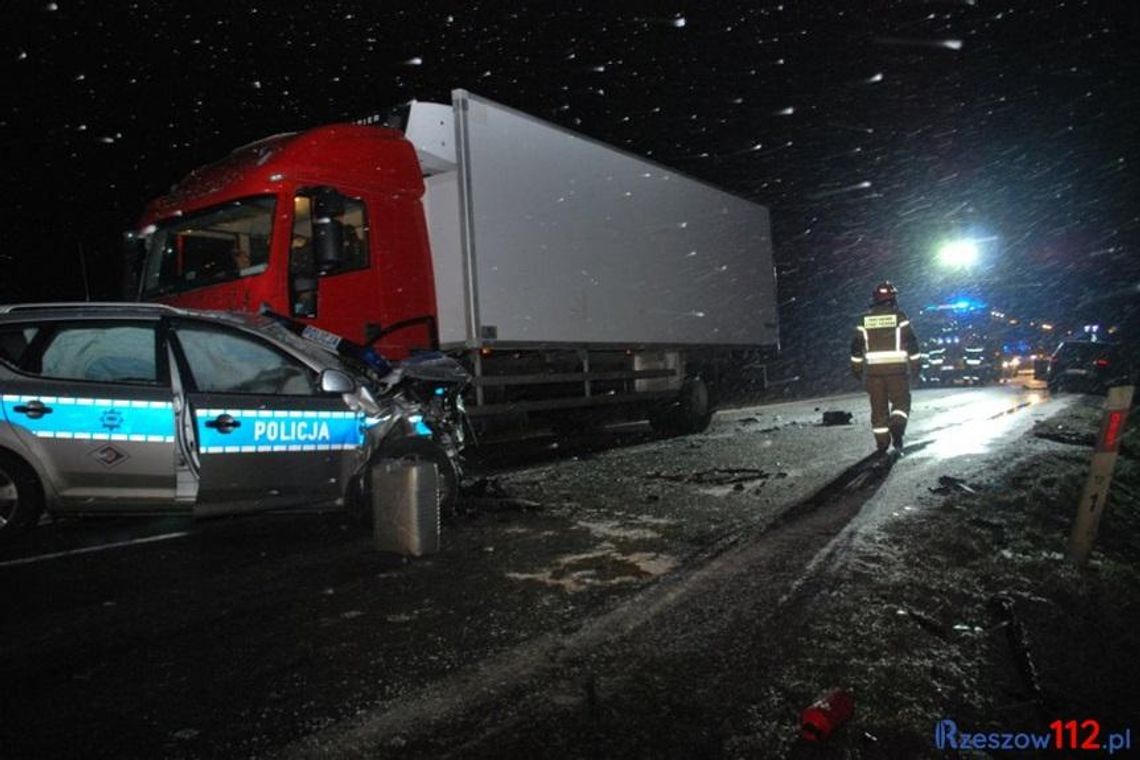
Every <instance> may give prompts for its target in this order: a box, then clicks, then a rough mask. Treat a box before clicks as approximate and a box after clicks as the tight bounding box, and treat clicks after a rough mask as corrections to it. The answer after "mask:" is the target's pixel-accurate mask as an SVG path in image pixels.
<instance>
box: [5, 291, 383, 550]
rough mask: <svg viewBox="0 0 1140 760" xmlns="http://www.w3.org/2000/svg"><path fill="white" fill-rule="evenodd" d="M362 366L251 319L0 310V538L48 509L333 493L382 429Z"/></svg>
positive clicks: (241, 502)
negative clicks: (361, 369)
mask: <svg viewBox="0 0 1140 760" xmlns="http://www.w3.org/2000/svg"><path fill="white" fill-rule="evenodd" d="M370 408H371V409H372V411H373V412H374V413H375V412H376V410H377V409H378V407H377V406H376V400H375V398H374V397H373V396H372V394H371V393H370V392H369V391H368V389H367V383H366V382H365V375H364V374H362V373H361V371H360V369H359V368H357V367H354V366H353V365H352V363H351V362H348V361H347V360H345V359H344V358H342V357H338V356H337V355H336V354H335V353H332V352H329V351H327V350H323V349H321V348H319V347H316V346H314V345H313V344H312V343H310V342H309V341H306V340H303V339H301V338H300V337H298V336H296V335H294V334H292V333H291V332H290V331H289V330H287V329H286V328H284V327H283V326H282V325H281V324H279V323H277V322H275V321H274V320H272V319H269V318H267V317H265V316H261V315H256V314H236V313H235V314H230V313H218V312H198V311H191V310H185V309H175V308H172V307H169V306H162V305H157V304H156V305H147V304H47V305H19V306H0V537H7V536H11V535H14V534H16V533H18V532H20V531H21V530H22V529H25V528H27V527H29V526H31V525H33V524H35V523H36V521H37V520H38V518H39V516H40V514H41V513H42V512H43V511H44V510H47V511H48V512H49V513H55V514H64V513H85V514H89V513H98V512H115V513H132V512H134V513H140V514H143V513H154V512H156V511H158V512H163V511H184V512H189V513H193V514H194V515H199V516H200V515H211V514H221V513H227V512H243V511H252V510H262V509H276V508H286V507H293V506H298V505H308V504H314V503H318V502H329V501H336V500H342V499H344V498H345V496H346V491H347V489H348V488H349V483H350V482H351V481H352V476H353V474H354V473H358V472H360V471H361V469H362V465H363V464H364V462H365V461H366V460H367V458H368V456H369V451H368V449H369V442H370V440H371V439H375V437H376V436H377V435H380V433H377V432H376V431H378V430H380V429H381V428H382V427H383V426H382V425H379V424H378V419H377V418H376V417H375V416H370V412H369V409H370Z"/></svg>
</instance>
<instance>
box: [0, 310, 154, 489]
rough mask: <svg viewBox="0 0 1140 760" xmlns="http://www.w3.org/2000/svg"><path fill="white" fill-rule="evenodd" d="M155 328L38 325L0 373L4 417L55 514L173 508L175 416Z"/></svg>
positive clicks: (128, 323) (89, 322) (74, 322)
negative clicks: (48, 491)
mask: <svg viewBox="0 0 1140 760" xmlns="http://www.w3.org/2000/svg"><path fill="white" fill-rule="evenodd" d="M157 324H158V322H157V320H146V319H139V320H110V319H65V320H52V319H36V318H35V317H34V316H32V315H29V318H28V321H27V322H26V323H21V324H10V325H6V326H5V333H6V334H7V337H8V338H17V337H18V338H21V339H22V340H21V341H20V342H21V348H20V350H19V351H18V352H17V353H18V356H17V355H15V354H13V355H11V356H9V359H10V360H11V364H12V365H14V371H10V370H8V369H4V370H3V371H2V372H0V381H2V385H3V394H2V399H0V401H2V403H3V413H2V414H0V424H2V421H3V420H4V419H6V420H7V424H8V426H9V429H12V430H14V431H15V434H16V436H17V440H18V441H19V442H20V443H21V444H23V446H24V448H25V449H26V450H27V451H28V452H29V453H30V454H31V456H32V457H34V458H35V459H36V460H37V461H38V462H39V463H40V464H41V465H42V467H43V470H44V472H45V474H46V477H47V478H48V479H49V480H50V481H51V482H50V483H49V484H47V485H48V486H49V487H51V488H53V489H54V490H55V491H56V492H57V493H58V494H59V496H60V498H61V500H62V503H61V504H60V509H61V510H66V509H68V508H74V509H82V510H83V511H98V510H103V509H114V510H120V511H121V510H124V509H126V510H128V511H129V510H132V509H139V508H146V509H149V508H152V507H160V508H171V507H173V505H174V491H175V489H174V485H175V477H174V473H175V457H174V440H175V439H174V411H173V407H172V404H171V401H172V396H171V390H170V386H169V384H168V381H167V373H166V367H165V361H164V360H163V358H162V354H161V353H160V352H159V350H158V341H157V337H156V326H157Z"/></svg>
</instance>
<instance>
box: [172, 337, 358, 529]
mask: <svg viewBox="0 0 1140 760" xmlns="http://www.w3.org/2000/svg"><path fill="white" fill-rule="evenodd" d="M173 333H174V338H173V343H174V346H175V354H176V355H177V362H178V366H179V369H180V373H179V374H180V377H181V383H182V387H183V398H184V400H185V402H184V408H183V411H182V424H181V425H180V426H179V434H180V435H181V436H182V437H183V440H184V441H185V448H186V450H187V451H188V452H189V454H190V456H191V461H192V463H193V467H194V469H195V470H196V473H197V478H198V489H197V501H196V503H195V506H194V513H195V514H196V515H200V516H205V515H211V514H223V513H231V512H249V511H258V510H265V509H279V508H287V507H301V506H310V505H317V504H322V503H329V502H332V501H336V500H337V499H339V498H341V497H342V496H343V494H344V489H345V486H346V484H347V482H348V478H349V476H350V475H351V473H352V471H353V469H354V467H355V464H356V459H357V452H358V451H359V449H360V444H361V442H362V440H363V433H362V430H361V425H360V421H359V419H358V417H357V415H356V414H355V413H353V412H351V411H349V410H348V409H347V408H346V407H345V405H344V402H343V400H341V397H340V396H339V395H328V394H322V393H321V392H320V390H319V387H318V383H317V373H316V372H315V371H313V370H312V369H311V368H310V367H308V366H307V365H306V364H304V363H303V362H302V361H300V360H299V359H298V358H296V357H294V356H292V355H290V354H288V353H286V352H284V351H282V350H281V349H279V348H278V347H277V346H274V345H272V344H270V343H268V342H267V341H262V340H260V339H259V338H257V337H256V336H254V335H252V334H249V333H246V332H243V331H240V330H236V329H230V328H228V327H225V326H218V325H214V324H210V323H205V322H195V321H190V320H186V321H183V320H178V321H176V322H174V323H173Z"/></svg>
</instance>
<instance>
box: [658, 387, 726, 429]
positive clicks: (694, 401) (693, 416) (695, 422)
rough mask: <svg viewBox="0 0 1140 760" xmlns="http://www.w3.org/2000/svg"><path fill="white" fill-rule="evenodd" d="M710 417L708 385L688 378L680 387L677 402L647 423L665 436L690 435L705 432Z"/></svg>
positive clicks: (710, 400) (711, 407) (710, 404)
mask: <svg viewBox="0 0 1140 760" xmlns="http://www.w3.org/2000/svg"><path fill="white" fill-rule="evenodd" d="M712 415H713V404H712V396H711V394H710V393H709V387H708V384H707V383H705V381H704V380H703V379H701V378H699V377H690V378H689V379H688V380H686V381H685V384H684V385H682V386H681V392H680V393H679V394H677V400H676V401H674V402H673V403H672V404H670V405H669V406H668V407H666V408H665V409H663V410H661V412H660V413H658V414H656V415H654V416H653V417H650V419H649V423H650V424H651V425H652V426H653V429H654V430H656V431H657V432H658V433H663V434H665V435H692V434H693V433H702V432H704V431H705V430H707V429H708V426H709V422H710V421H711V420H712Z"/></svg>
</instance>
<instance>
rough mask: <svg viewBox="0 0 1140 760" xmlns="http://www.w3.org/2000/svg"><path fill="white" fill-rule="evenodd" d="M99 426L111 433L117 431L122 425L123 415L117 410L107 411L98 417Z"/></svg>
mask: <svg viewBox="0 0 1140 760" xmlns="http://www.w3.org/2000/svg"><path fill="white" fill-rule="evenodd" d="M99 422H100V424H102V425H103V427H105V428H107V430H110V431H111V432H114V431H115V430H118V429H119V428H120V427H121V426H122V424H123V413H122V412H120V411H119V410H118V409H108V410H107V411H105V412H103V414H102V416H100V417H99Z"/></svg>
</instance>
